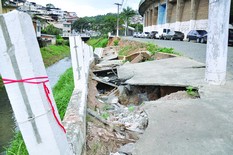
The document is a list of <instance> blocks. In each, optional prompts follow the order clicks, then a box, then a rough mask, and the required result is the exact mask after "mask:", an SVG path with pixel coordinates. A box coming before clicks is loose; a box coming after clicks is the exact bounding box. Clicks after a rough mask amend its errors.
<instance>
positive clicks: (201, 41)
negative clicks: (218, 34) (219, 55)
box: [200, 33, 208, 44]
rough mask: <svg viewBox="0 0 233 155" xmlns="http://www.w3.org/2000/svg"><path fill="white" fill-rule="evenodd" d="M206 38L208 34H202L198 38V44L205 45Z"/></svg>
mask: <svg viewBox="0 0 233 155" xmlns="http://www.w3.org/2000/svg"><path fill="white" fill-rule="evenodd" d="M207 36H208V33H206V34H204V35H203V36H202V37H201V38H200V43H202V44H204V43H207Z"/></svg>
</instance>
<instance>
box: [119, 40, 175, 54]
mask: <svg viewBox="0 0 233 155" xmlns="http://www.w3.org/2000/svg"><path fill="white" fill-rule="evenodd" d="M120 44H121V49H120V51H119V53H118V55H119V56H120V57H123V56H127V55H130V54H133V53H136V52H140V51H149V52H150V53H151V55H155V54H156V53H158V52H161V53H168V54H174V55H180V54H179V53H177V52H175V51H174V49H173V48H166V47H159V46H157V45H155V44H152V43H139V42H135V41H124V42H122V43H120Z"/></svg>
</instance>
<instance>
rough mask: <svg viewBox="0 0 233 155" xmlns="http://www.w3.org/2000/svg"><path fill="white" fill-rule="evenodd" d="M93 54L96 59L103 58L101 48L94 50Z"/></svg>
mask: <svg viewBox="0 0 233 155" xmlns="http://www.w3.org/2000/svg"><path fill="white" fill-rule="evenodd" d="M94 54H96V55H97V56H98V58H99V59H100V58H102V56H103V48H95V51H94Z"/></svg>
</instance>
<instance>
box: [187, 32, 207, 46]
mask: <svg viewBox="0 0 233 155" xmlns="http://www.w3.org/2000/svg"><path fill="white" fill-rule="evenodd" d="M205 34H207V32H206V30H191V31H190V32H189V33H188V34H187V39H188V41H191V40H196V41H197V43H199V42H201V38H202V37H203V36H204V35H205Z"/></svg>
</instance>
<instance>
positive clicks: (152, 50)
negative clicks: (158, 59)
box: [146, 43, 181, 55]
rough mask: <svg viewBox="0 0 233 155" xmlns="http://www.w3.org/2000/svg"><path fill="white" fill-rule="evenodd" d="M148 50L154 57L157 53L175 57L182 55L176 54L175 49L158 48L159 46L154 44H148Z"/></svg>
mask: <svg viewBox="0 0 233 155" xmlns="http://www.w3.org/2000/svg"><path fill="white" fill-rule="evenodd" d="M146 49H147V50H148V51H149V52H150V53H151V54H152V55H154V54H155V53H157V52H161V53H168V54H175V55H181V54H180V53H177V52H175V51H174V49H173V48H167V47H158V46H157V45H155V44H152V43H147V44H146Z"/></svg>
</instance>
